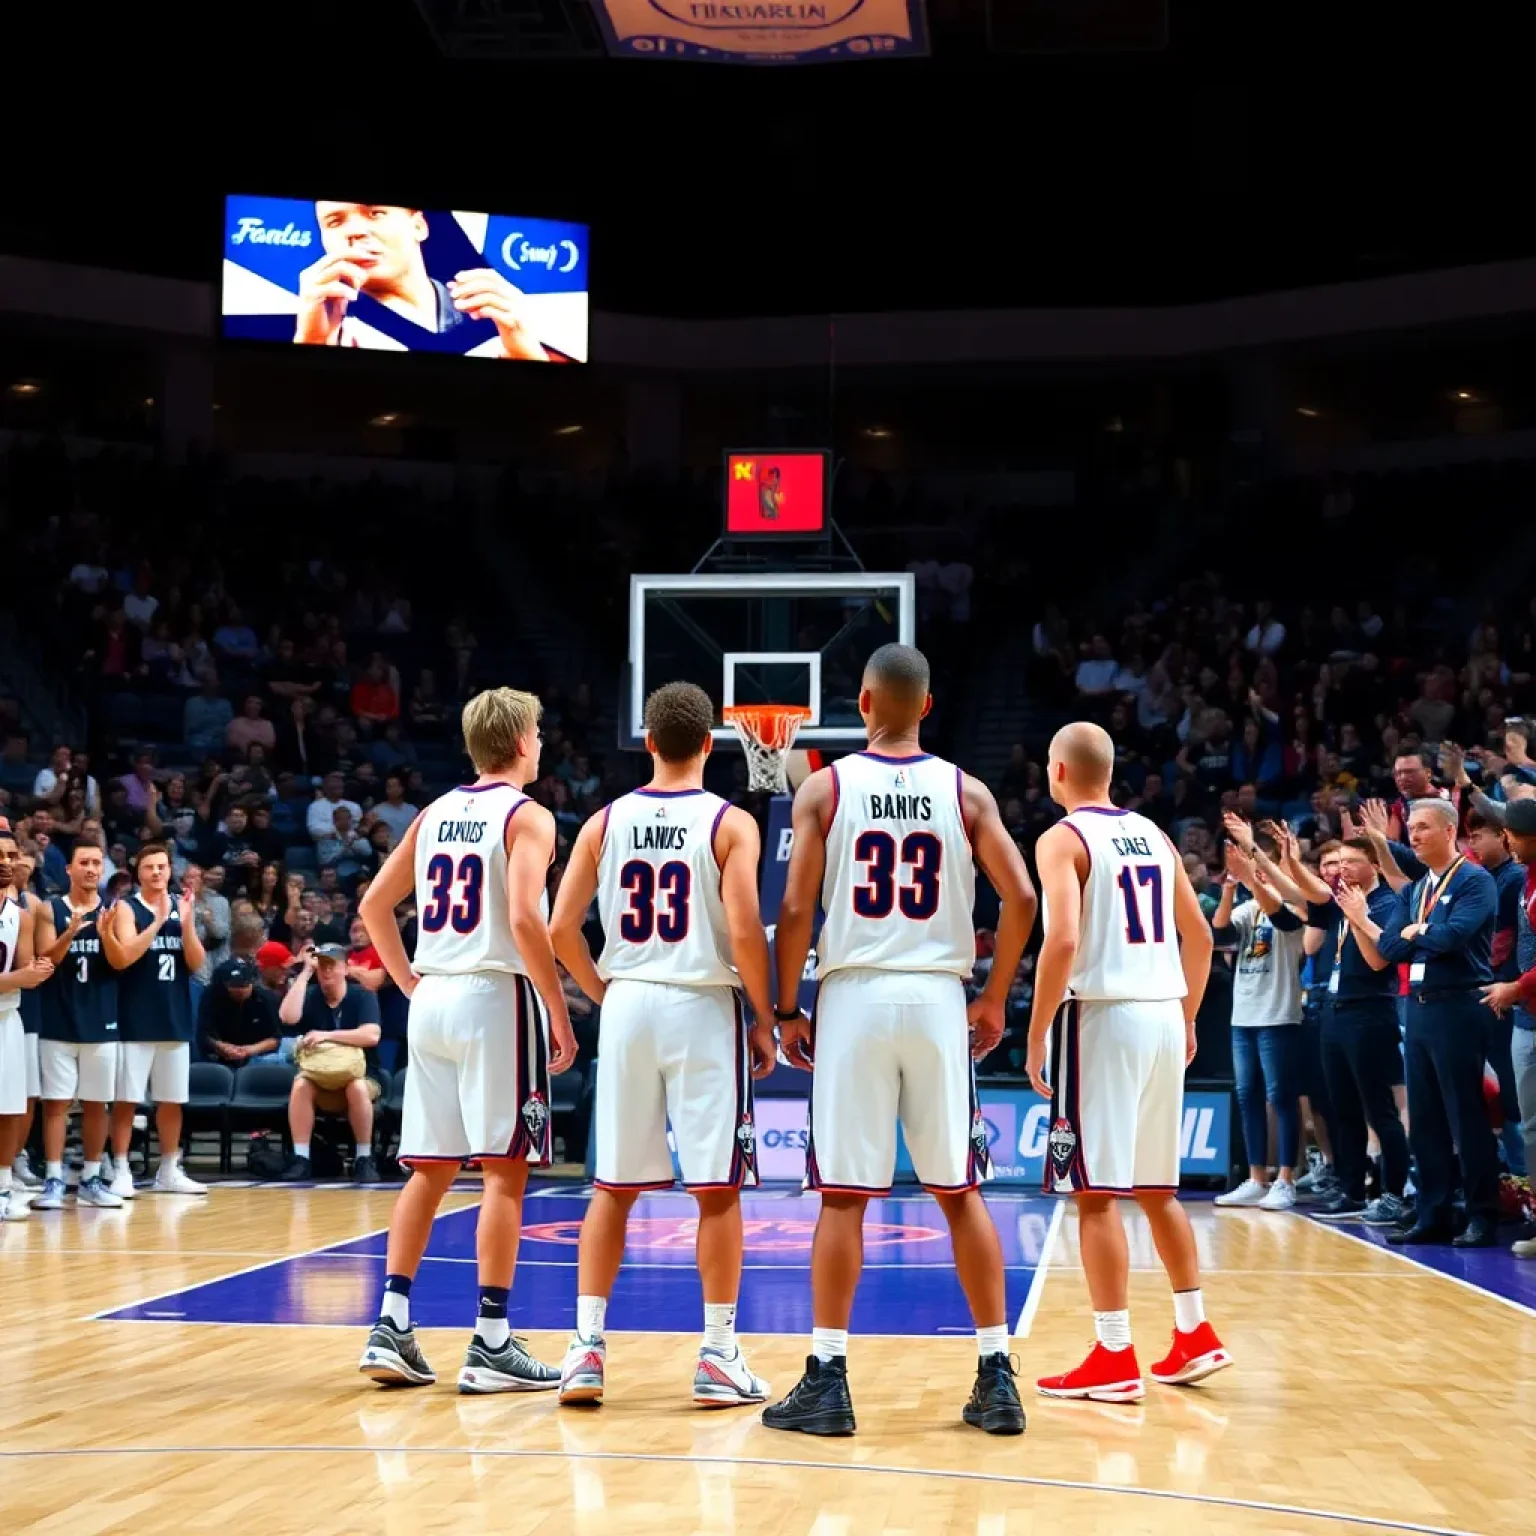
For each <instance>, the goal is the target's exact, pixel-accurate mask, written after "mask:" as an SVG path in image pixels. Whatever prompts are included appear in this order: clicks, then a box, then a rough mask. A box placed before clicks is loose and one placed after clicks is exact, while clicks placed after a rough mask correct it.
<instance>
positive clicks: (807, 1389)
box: [763, 1355, 1017, 1435]
mask: <svg viewBox="0 0 1536 1536" xmlns="http://www.w3.org/2000/svg"><path fill="white" fill-rule="evenodd" d="M1015 1400H1017V1399H1015ZM763 1423H764V1424H765V1425H766V1426H767V1427H768V1428H769V1429H798V1430H799V1431H800V1432H801V1433H802V1434H807V1435H851V1434H852V1433H853V1432H854V1430H855V1429H856V1428H857V1427H858V1426H857V1425H856V1424H855V1423H854V1421H853V1399H852V1398H851V1397H849V1396H848V1362H847V1361H846V1360H818V1359H817V1358H816V1356H815V1355H808V1356H806V1361H805V1375H804V1376H802V1377H801V1378H800V1380H799V1381H797V1382H796V1383H795V1387H794V1390H793V1391H792V1392H791V1393H790V1394H789V1396H788V1397H786V1398H785V1399H784V1400H783V1401H782V1402H779V1403H773V1404H771V1405H770V1406H769V1407H767V1408H764V1409H763Z"/></svg>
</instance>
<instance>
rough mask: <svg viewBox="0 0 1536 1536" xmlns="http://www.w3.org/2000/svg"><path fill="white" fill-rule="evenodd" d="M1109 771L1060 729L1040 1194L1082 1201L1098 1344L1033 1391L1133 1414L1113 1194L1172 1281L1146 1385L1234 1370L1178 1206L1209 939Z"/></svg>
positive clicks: (1105, 752)
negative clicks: (1140, 1222)
mask: <svg viewBox="0 0 1536 1536" xmlns="http://www.w3.org/2000/svg"><path fill="white" fill-rule="evenodd" d="M1114 764H1115V748H1114V743H1113V742H1112V741H1111V740H1110V739H1109V735H1108V733H1107V732H1106V731H1104V730H1103V729H1102V728H1101V727H1099V726H1097V725H1094V724H1092V723H1091V722H1087V721H1082V722H1079V723H1077V724H1075V725H1068V726H1064V727H1063V728H1062V729H1061V730H1059V731H1058V732H1057V733H1056V736H1055V738H1054V739H1053V740H1052V742H1051V750H1050V757H1049V759H1048V762H1047V765H1046V772H1047V774H1048V776H1049V780H1050V787H1051V798H1052V799H1053V800H1055V801H1056V803H1057V804H1058V805H1060V806H1061V807H1062V808H1063V809H1064V810H1065V811H1066V813H1067V814H1066V815H1065V817H1063V819H1062V820H1061V821H1059V822H1057V824H1056V825H1055V826H1054V827H1052V828H1051V829H1050V830H1049V831H1048V832H1046V833H1045V834H1044V835H1043V836H1042V837H1041V839H1040V841H1039V842H1038V843H1037V844H1036V847H1035V860H1036V864H1037V867H1038V869H1039V872H1040V888H1041V894H1042V896H1043V897H1044V903H1045V937H1044V940H1043V942H1042V946H1041V950H1040V957H1039V959H1038V961H1037V962H1036V964H1035V996H1034V1004H1033V1008H1032V1011H1031V1014H1030V1023H1029V1056H1028V1070H1029V1077H1030V1081H1031V1082H1032V1083H1033V1084H1034V1086H1035V1089H1036V1091H1037V1092H1038V1093H1040V1094H1041V1095H1042V1096H1043V1097H1046V1098H1048V1099H1050V1101H1051V1129H1050V1135H1049V1138H1048V1141H1047V1155H1046V1169H1045V1187H1046V1188H1047V1190H1054V1191H1055V1192H1056V1193H1058V1194H1067V1193H1071V1194H1073V1195H1075V1196H1076V1197H1077V1212H1078V1234H1079V1235H1078V1243H1079V1246H1080V1248H1081V1250H1082V1256H1083V1270H1084V1272H1085V1273H1086V1275H1087V1278H1088V1294H1089V1297H1090V1298H1091V1299H1092V1302H1093V1326H1094V1334H1095V1337H1096V1342H1095V1344H1094V1347H1093V1351H1092V1353H1090V1354H1089V1356H1088V1358H1087V1359H1086V1360H1085V1361H1084V1362H1083V1363H1082V1364H1081V1365H1080V1366H1078V1367H1077V1368H1076V1369H1075V1370H1071V1371H1068V1372H1066V1374H1065V1375H1061V1376H1046V1377H1043V1378H1042V1379H1041V1380H1040V1382H1039V1383H1038V1386H1039V1389H1040V1391H1041V1392H1042V1393H1044V1394H1045V1395H1046V1396H1047V1397H1089V1398H1094V1399H1096V1400H1097V1401H1100V1402H1109V1403H1130V1402H1139V1401H1140V1400H1141V1398H1143V1397H1144V1396H1145V1395H1146V1388H1145V1387H1144V1386H1143V1385H1142V1380H1141V1370H1140V1367H1139V1366H1138V1365H1137V1363H1136V1351H1135V1350H1134V1349H1133V1348H1132V1347H1131V1323H1130V1313H1129V1311H1128V1310H1127V1304H1126V1291H1127V1285H1128V1283H1129V1277H1130V1255H1129V1252H1128V1251H1127V1248H1126V1242H1125V1229H1124V1227H1123V1226H1122V1224H1121V1221H1120V1209H1119V1206H1118V1204H1117V1200H1118V1197H1119V1196H1121V1195H1132V1196H1134V1197H1135V1199H1136V1202H1137V1204H1138V1205H1140V1207H1141V1209H1142V1212H1143V1213H1144V1214H1145V1216H1146V1218H1147V1222H1148V1225H1150V1227H1151V1228H1152V1240H1153V1242H1154V1243H1156V1245H1157V1253H1158V1257H1159V1258H1160V1259H1161V1260H1162V1261H1163V1267H1164V1268H1165V1269H1166V1270H1167V1271H1168V1278H1169V1279H1170V1280H1171V1281H1172V1282H1173V1291H1174V1296H1173V1302H1174V1316H1175V1327H1174V1335H1173V1348H1172V1350H1171V1351H1170V1352H1169V1354H1168V1356H1167V1357H1166V1358H1165V1359H1163V1360H1160V1361H1159V1362H1158V1363H1157V1364H1155V1365H1154V1366H1153V1367H1152V1379H1153V1380H1154V1381H1160V1382H1164V1383H1166V1384H1168V1385H1178V1384H1180V1383H1185V1382H1193V1381H1199V1380H1201V1379H1202V1378H1204V1377H1206V1376H1209V1375H1210V1374H1211V1373H1212V1372H1214V1371H1219V1370H1221V1369H1222V1368H1223V1367H1224V1366H1227V1365H1230V1364H1231V1363H1232V1361H1231V1357H1230V1356H1229V1355H1228V1354H1227V1352H1226V1350H1225V1349H1223V1348H1222V1345H1221V1340H1220V1339H1218V1338H1217V1337H1216V1334H1215V1332H1214V1330H1213V1329H1212V1328H1211V1325H1210V1324H1209V1323H1208V1322H1206V1320H1205V1304H1204V1301H1203V1299H1202V1297H1201V1292H1200V1263H1199V1259H1198V1257H1197V1255H1196V1253H1195V1238H1194V1233H1193V1232H1191V1231H1190V1227H1189V1218H1188V1217H1187V1216H1186V1215H1185V1214H1184V1208H1183V1207H1182V1206H1181V1205H1180V1204H1179V1202H1178V1189H1179V1127H1180V1122H1181V1120H1182V1117H1183V1106H1184V1069H1185V1067H1186V1066H1188V1064H1189V1063H1190V1062H1191V1061H1193V1060H1194V1056H1195V1015H1196V1013H1197V1012H1199V1009H1200V999H1201V998H1202V997H1203V996H1204V995H1205V984H1206V981H1207V979H1208V977H1209V976H1210V969H1211V945H1212V941H1211V929H1210V924H1209V923H1207V922H1206V920H1205V914H1204V913H1202V912H1201V910H1200V903H1199V900H1198V899H1197V897H1196V896H1195V890H1194V887H1193V886H1192V885H1191V884H1190V883H1189V876H1188V875H1187V874H1186V873H1185V871H1184V864H1183V861H1182V860H1181V859H1180V858H1179V856H1178V854H1177V853H1176V852H1175V851H1174V848H1173V845H1172V844H1171V843H1170V842H1169V841H1168V838H1167V837H1166V836H1165V835H1164V833H1163V831H1162V830H1161V828H1159V827H1158V826H1157V825H1156V824H1155V823H1153V822H1151V821H1148V820H1147V818H1146V817H1145V816H1139V815H1137V814H1136V813H1135V812H1132V811H1122V810H1120V809H1118V808H1117V807H1116V806H1115V805H1113V804H1112V803H1111V802H1110V798H1109V782H1110V775H1111V773H1112V771H1113V769H1114ZM1047 1033H1049V1034H1050V1036H1051V1039H1050V1069H1049V1074H1050V1075H1049V1080H1047V1076H1046V1066H1045V1061H1046V1036H1047Z"/></svg>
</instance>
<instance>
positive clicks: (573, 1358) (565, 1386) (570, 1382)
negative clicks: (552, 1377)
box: [560, 1333, 608, 1404]
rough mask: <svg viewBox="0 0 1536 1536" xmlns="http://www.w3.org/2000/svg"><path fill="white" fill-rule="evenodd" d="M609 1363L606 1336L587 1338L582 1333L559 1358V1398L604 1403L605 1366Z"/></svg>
mask: <svg viewBox="0 0 1536 1536" xmlns="http://www.w3.org/2000/svg"><path fill="white" fill-rule="evenodd" d="M607 1364H608V1341H607V1339H584V1338H582V1336H581V1335H580V1334H579V1333H576V1334H572V1335H571V1342H570V1344H569V1345H568V1346H567V1348H566V1351H565V1359H564V1360H562V1361H561V1362H560V1401H561V1402H562V1403H594V1404H596V1403H601V1402H602V1400H603V1370H604V1367H605V1366H606V1365H607Z"/></svg>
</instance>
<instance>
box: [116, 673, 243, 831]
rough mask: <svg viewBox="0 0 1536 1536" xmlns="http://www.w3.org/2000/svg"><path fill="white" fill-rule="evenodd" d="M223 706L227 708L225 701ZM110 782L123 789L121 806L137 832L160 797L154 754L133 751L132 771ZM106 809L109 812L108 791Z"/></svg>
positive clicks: (146, 751)
mask: <svg viewBox="0 0 1536 1536" xmlns="http://www.w3.org/2000/svg"><path fill="white" fill-rule="evenodd" d="M224 707H225V708H226V709H228V708H229V705H228V702H227V701H226V702H225V705H224ZM112 782H113V784H114V785H115V786H117V787H119V788H121V790H122V791H123V806H124V807H125V808H126V809H127V811H128V812H129V813H130V815H131V816H132V817H133V818H134V820H133V831H134V832H135V833H137V831H138V828H139V827H140V826H142V825H143V821H144V815H145V812H147V811H148V810H149V809H150V807H151V806H153V805H155V804H156V803H157V802H158V801H159V798H160V789H159V785H158V784H157V783H156V781H155V754H154V753H153V752H151V751H148V750H145V751H141V752H136V753H134V756H133V769H132V771H131V772H129V773H125V774H123V775H122V776H121V777H120V778H117V779H114V780H113V781H112ZM108 809H109V812H110V810H111V796H110V793H109V796H108Z"/></svg>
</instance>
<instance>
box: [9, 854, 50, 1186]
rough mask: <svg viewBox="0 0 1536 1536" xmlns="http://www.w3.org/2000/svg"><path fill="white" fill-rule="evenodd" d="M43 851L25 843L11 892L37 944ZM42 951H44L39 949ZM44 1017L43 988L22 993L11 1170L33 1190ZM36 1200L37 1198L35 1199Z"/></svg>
mask: <svg viewBox="0 0 1536 1536" xmlns="http://www.w3.org/2000/svg"><path fill="white" fill-rule="evenodd" d="M41 856H42V851H41V850H40V849H39V848H38V846H37V844H36V843H31V842H28V843H22V844H20V845H19V846H18V848H17V850H16V857H15V859H14V860H12V862H11V895H12V897H13V898H14V899H15V900H16V901H17V902H19V903H20V904H21V906H22V908H23V910H24V911H26V912H27V913H29V914H30V915H31V918H32V928H33V935H34V948H35V947H36V943H35V939H36V931H37V914H38V912H39V910H41V908H42V906H43V898H42V897H41V896H39V895H38V894H37V892H36V891H34V890H33V889H32V875H33V873H34V871H35V870H36V869H37V864H38V860H39V858H40V857H41ZM39 953H41V951H39ZM41 1018H42V990H41V988H39V987H32V988H30V989H29V990H28V991H25V992H23V993H22V994H21V1028H22V1049H23V1050H24V1051H25V1052H26V1060H27V1112H26V1114H25V1115H24V1116H23V1117H22V1122H21V1137H20V1143H19V1144H20V1149H21V1150H20V1151H18V1152H17V1154H16V1161H15V1162H14V1163H12V1164H11V1174H12V1179H13V1182H14V1184H15V1185H16V1187H17V1188H18V1189H26V1190H34V1189H41V1188H42V1187H43V1181H42V1180H41V1179H40V1178H38V1177H37V1175H36V1174H34V1173H33V1171H32V1162H31V1159H30V1158H29V1157H28V1156H27V1143H28V1142H29V1141H30V1140H31V1139H32V1117H33V1115H34V1114H36V1112H37V1100H38V1096H39V1095H40V1094H41V1092H42V1078H41V1075H40V1069H39V1065H38V1052H37V1028H38V1023H39V1020H40V1019H41ZM33 1203H34V1204H36V1202H35V1201H34V1202H33Z"/></svg>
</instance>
